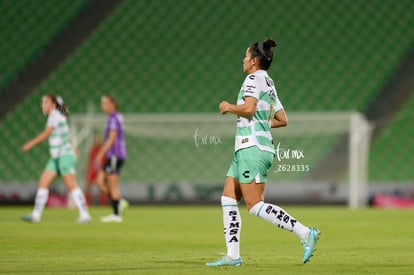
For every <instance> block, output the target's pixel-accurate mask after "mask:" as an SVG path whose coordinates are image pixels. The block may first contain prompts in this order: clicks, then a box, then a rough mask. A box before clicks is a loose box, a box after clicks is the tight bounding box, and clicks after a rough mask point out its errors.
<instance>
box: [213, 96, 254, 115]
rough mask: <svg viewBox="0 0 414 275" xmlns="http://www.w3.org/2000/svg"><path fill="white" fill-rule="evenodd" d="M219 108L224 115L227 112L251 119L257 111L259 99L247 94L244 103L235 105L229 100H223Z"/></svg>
mask: <svg viewBox="0 0 414 275" xmlns="http://www.w3.org/2000/svg"><path fill="white" fill-rule="evenodd" d="M219 108H220V113H221V114H223V115H224V114H226V113H233V114H235V115H238V116H242V117H245V118H248V119H250V118H252V116H253V115H254V114H255V113H256V108H257V99H256V98H254V97H251V96H247V97H245V99H244V103H243V104H241V105H234V104H230V103H228V102H227V101H222V102H221V103H220V105H219Z"/></svg>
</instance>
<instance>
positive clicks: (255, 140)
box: [235, 70, 283, 153]
mask: <svg viewBox="0 0 414 275" xmlns="http://www.w3.org/2000/svg"><path fill="white" fill-rule="evenodd" d="M249 96H251V97H254V98H256V99H257V106H256V113H255V114H254V115H253V117H252V118H251V119H247V118H245V117H238V118H237V131H236V139H235V151H237V150H240V149H243V148H248V147H251V146H257V147H258V148H259V149H260V150H262V151H268V152H272V153H275V148H274V145H273V138H272V133H271V131H270V130H271V120H272V118H273V117H274V115H275V113H276V112H277V111H279V110H281V109H283V106H282V103H281V102H280V100H279V98H278V97H277V91H276V88H275V86H274V83H273V80H272V79H271V78H270V77H269V76H268V74H267V72H266V71H264V70H258V71H256V72H254V73H252V74H249V75H248V76H246V79H245V80H244V82H243V85H242V87H241V90H240V92H239V95H238V97H237V105H241V104H243V103H244V100H245V98H246V97H249Z"/></svg>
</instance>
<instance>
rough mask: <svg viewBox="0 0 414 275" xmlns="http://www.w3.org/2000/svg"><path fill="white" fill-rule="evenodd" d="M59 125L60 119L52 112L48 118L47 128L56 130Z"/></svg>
mask: <svg viewBox="0 0 414 275" xmlns="http://www.w3.org/2000/svg"><path fill="white" fill-rule="evenodd" d="M58 124H59V118H58V116H57V115H55V113H54V112H52V113H51V114H50V115H49V116H48V118H47V123H46V126H47V127H51V128H56V127H57V126H58Z"/></svg>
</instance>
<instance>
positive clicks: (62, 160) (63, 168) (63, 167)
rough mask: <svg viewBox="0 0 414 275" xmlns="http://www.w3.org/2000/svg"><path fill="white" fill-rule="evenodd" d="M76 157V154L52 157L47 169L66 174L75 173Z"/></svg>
mask: <svg viewBox="0 0 414 275" xmlns="http://www.w3.org/2000/svg"><path fill="white" fill-rule="evenodd" d="M75 164H76V157H75V156H74V155H64V156H60V157H58V158H51V159H49V161H48V162H47V164H46V168H45V170H47V171H52V172H55V173H56V174H58V175H61V176H65V175H68V174H75V173H76V172H75Z"/></svg>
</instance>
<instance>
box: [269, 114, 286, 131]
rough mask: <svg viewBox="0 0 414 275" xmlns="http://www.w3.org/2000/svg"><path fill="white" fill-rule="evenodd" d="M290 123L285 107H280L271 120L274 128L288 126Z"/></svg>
mask: <svg viewBox="0 0 414 275" xmlns="http://www.w3.org/2000/svg"><path fill="white" fill-rule="evenodd" d="M287 124H288V118H287V115H286V113H285V110H284V109H280V110H279V111H277V112H276V113H275V115H274V116H273V118H272V121H271V127H272V128H279V127H286V126H287Z"/></svg>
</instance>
